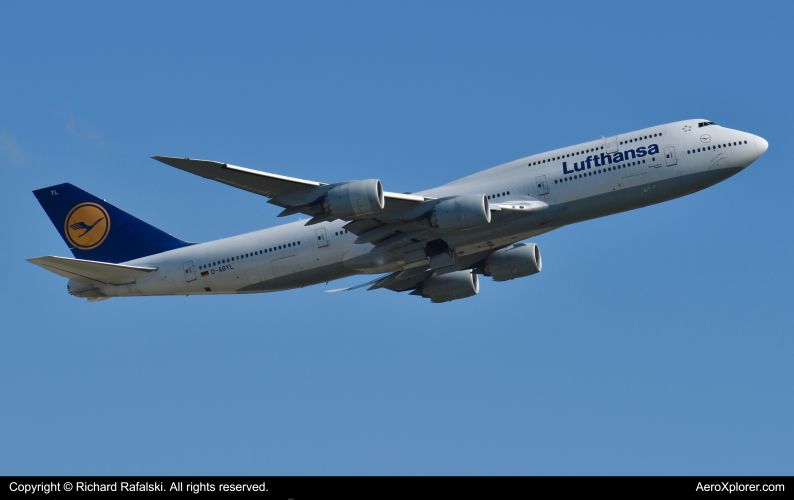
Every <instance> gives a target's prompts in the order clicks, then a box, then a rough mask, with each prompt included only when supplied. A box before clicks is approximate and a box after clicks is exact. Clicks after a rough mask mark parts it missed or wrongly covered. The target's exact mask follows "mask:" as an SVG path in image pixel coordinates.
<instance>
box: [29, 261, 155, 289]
mask: <svg viewBox="0 0 794 500" xmlns="http://www.w3.org/2000/svg"><path fill="white" fill-rule="evenodd" d="M28 262H30V263H32V264H36V265H37V266H39V267H42V268H44V269H46V270H47V271H50V272H53V273H55V274H57V275H59V276H63V277H64V278H69V279H72V280H75V281H77V282H80V283H85V284H88V285H96V284H109V285H122V284H124V283H131V282H133V281H135V280H136V279H138V278H142V277H144V276H146V275H149V274H151V273H153V272H155V271H157V268H156V267H136V266H124V265H121V264H108V263H107V262H95V261H92V260H80V259H70V258H67V257H55V256H53V255H48V256H46V257H36V258H34V259H28Z"/></svg>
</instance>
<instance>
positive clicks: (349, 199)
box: [323, 179, 386, 217]
mask: <svg viewBox="0 0 794 500" xmlns="http://www.w3.org/2000/svg"><path fill="white" fill-rule="evenodd" d="M385 202H386V198H385V197H384V196H383V185H382V184H381V183H380V181H379V180H378V179H367V180H365V181H350V182H345V183H344V184H340V185H338V186H334V187H333V188H331V189H330V190H329V191H328V193H327V194H326V195H325V200H323V210H324V211H325V212H326V213H330V214H333V215H335V216H337V217H352V216H354V215H369V214H373V213H375V212H377V211H378V210H382V209H383V207H384V204H385Z"/></svg>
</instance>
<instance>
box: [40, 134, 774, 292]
mask: <svg viewBox="0 0 794 500" xmlns="http://www.w3.org/2000/svg"><path fill="white" fill-rule="evenodd" d="M767 147H768V144H767V142H766V141H765V140H764V139H762V138H761V137H758V136H755V135H753V134H749V133H746V132H741V131H738V130H732V129H729V128H725V127H721V126H718V125H715V124H713V123H711V122H708V121H707V120H685V121H681V122H675V123H669V124H666V125H661V126H657V127H650V128H647V129H642V130H638V131H635V132H631V133H628V134H621V135H618V136H614V137H610V138H606V139H604V138H602V139H598V140H595V141H591V142H586V143H583V144H577V145H574V146H570V147H566V148H561V149H557V150H554V151H549V152H546V153H541V154H537V155H533V156H529V157H526V158H522V159H520V160H515V161H512V162H510V163H506V164H504V165H499V166H497V167H493V168H490V169H488V170H484V171H482V172H479V173H476V174H474V175H470V176H468V177H464V178H462V179H459V180H456V181H454V182H451V183H449V184H446V185H443V186H440V187H437V188H434V189H429V190H426V191H422V192H417V193H413V194H397V193H389V192H386V191H383V187H382V186H381V184H380V182H379V181H377V180H375V179H372V180H366V181H350V182H342V183H337V184H330V185H329V184H323V183H319V182H311V181H305V180H301V179H293V178H289V177H283V176H278V175H273V174H268V173H265V172H260V171H256V170H250V169H245V168H241V167H235V166H232V165H226V164H223V163H217V162H210V161H202V160H191V159H185V158H170V157H155V158H156V159H158V160H160V161H162V162H164V163H167V164H169V165H171V166H174V167H176V168H179V169H182V170H185V171H187V172H190V173H193V174H196V175H200V176H203V177H206V178H209V179H213V180H217V181H219V182H223V183H225V184H228V185H231V186H234V187H238V188H240V189H243V190H246V191H249V192H252V193H256V194H259V195H261V196H266V197H268V198H269V199H270V203H272V204H275V205H277V206H280V207H283V208H284V210H283V211H282V213H281V214H280V215H292V214H301V213H302V214H306V215H307V216H308V217H309V218H308V219H304V220H301V221H297V222H292V223H289V224H284V225H281V226H277V227H273V228H269V229H263V230H261V231H256V232H253V233H248V234H243V235H239V236H234V237H231V238H225V239H222V240H217V241H211V242H207V243H200V244H187V243H184V242H181V243H182V244H184V245H185V246H181V247H179V248H174V249H172V250H167V251H163V252H159V253H155V254H152V255H145V256H141V257H139V258H135V259H132V260H127V261H123V262H114V261H110V259H108V260H109V261H107V262H106V261H102V260H101V259H100V258H94V257H92V256H93V255H94V254H92V253H91V252H92V251H94V252H98V251H99V249H101V245H102V244H103V242H104V241H105V240H104V239H101V240H100V239H97V238H98V236H97V235H96V234H94V235H93V236H94V237H95V239H94V240H92V243H90V244H89V243H86V244H85V245H83V246H80V245H81V244H80V242H79V241H77V240H78V238H80V237H89V236H88V235H91V233H90V231H94V232H95V233H96V232H97V231H98V230H97V229H94V226H96V225H97V224H99V226H97V227H100V228H101V227H104V226H102V224H107V227H106V228H105V229H103V230H104V231H105V233H104V234H106V235H107V234H110V233H112V232H113V231H123V230H124V228H123V227H119V228H118V229H117V226H120V225H121V224H120V223H119V224H116V225H114V220H115V219H114V216H113V214H114V213H113V212H112V210H117V209H115V207H112V208H108V209H107V210H108V212H107V213H106V212H101V213H100V212H96V214H98V215H97V216H93V215H90V214H88V213H87V212H86V214H87V215H85V222H82V221H78V222H74V220H72V219H69V218H68V217H67V219H66V225H67V226H68V227H66V226H64V230H65V231H66V232H67V233H69V232H70V231H72V232H73V233H70V234H72V236H70V238H71V240H68V239H67V238H66V237H64V239H65V240H67V243H68V244H70V247H72V248H73V249H74V247H80V248H85V249H86V250H84V253H80V254H79V256H78V253H77V252H75V256H76V257H78V258H76V259H71V258H62V257H52V256H49V257H39V258H37V259H30V260H31V262H33V263H35V264H38V265H40V266H42V267H44V268H45V269H48V270H50V271H53V272H55V273H57V274H60V275H62V276H65V277H68V278H70V282H69V291H70V293H71V294H72V295H76V296H79V297H85V298H88V299H89V300H90V301H95V300H103V299H105V298H109V297H121V296H144V295H201V294H225V293H259V292H272V291H279V290H288V289H292V288H299V287H305V286H309V285H314V284H318V283H325V282H329V281H333V280H336V279H340V278H345V277H348V276H353V275H357V274H377V275H379V277H378V278H377V279H375V280H374V281H371V282H369V283H366V285H369V287H370V288H371V289H375V288H388V289H391V290H395V291H412V293H413V294H415V295H421V296H424V297H428V298H430V299H431V300H432V301H433V302H446V301H449V300H456V299H460V298H465V297H469V296H472V295H474V294H476V293H477V292H478V290H479V284H478V276H479V275H485V276H491V277H493V278H494V279H495V280H497V281H504V280H508V279H514V278H518V277H523V276H529V275H532V274H535V273H537V272H539V271H540V270H541V268H542V263H541V260H540V251H539V249H538V247H537V246H536V245H534V244H531V243H530V244H523V243H519V242H521V241H522V240H526V239H528V238H532V237H534V236H537V235H539V234H542V233H546V232H549V231H553V230H554V229H558V228H560V227H563V226H566V225H569V224H575V223H577V222H582V221H585V220H589V219H594V218H597V217H604V216H607V215H611V214H615V213H619V212H624V211H627V210H633V209H636V208H641V207H645V206H648V205H653V204H656V203H661V202H663V201H667V200H672V199H674V198H678V197H680V196H685V195H688V194H691V193H694V192H696V191H699V190H701V189H704V188H707V187H709V186H712V185H714V184H717V183H718V182H721V181H723V180H725V179H727V178H729V177H731V176H733V175H735V174H737V173H738V172H740V171H741V170H742V169H744V168H746V167H747V166H749V165H750V164H751V163H753V162H754V161H755V160H757V159H758V158H759V157H760V156H761V155H763V154H764V152H765V151H766V149H767ZM47 190H49V192H51V193H54V192H56V191H57V189H52V188H47ZM41 191H42V192H44V190H41ZM37 193H38V192H37ZM45 194H46V193H45ZM57 195H58V193H56V194H54V195H52V196H53V197H55V196H57ZM41 196H44V194H37V197H40V201H42V199H41ZM53 199H56V198H53ZM45 201H46V200H45ZM44 204H45V202H42V205H44ZM89 204H90V203H89ZM83 205H86V204H83ZM70 206H71V205H70ZM45 210H47V207H46V206H45ZM75 210H77V207H75V208H74V209H72V210H71V212H69V214H70V215H69V217H72V218H74V215H73V214H74V213H76V212H75ZM86 210H88V209H86ZM90 210H94V209H90ZM96 210H100V211H102V210H103V209H102V208H97V209H96ZM48 214H49V215H50V217H51V219H52V220H53V222H54V223H55V224H56V227H59V230H60V227H61V226H59V224H61V225H63V223H62V222H59V221H60V219H58V218H57V216H55V215H53V214H52V213H50V212H49V211H48ZM108 214H109V215H108ZM105 216H107V217H108V219H107V221H106V222H102V220H104V218H105ZM75 220H76V219H75ZM136 220H137V219H136ZM70 223H71V224H70ZM92 224H93V226H92ZM70 228H71V229H70ZM77 231H79V232H77ZM158 231H159V230H158ZM84 233H87V236H82V235H83V234H84ZM114 236H115V237H116V238H117V240H118V241H119V242H120V243H118V244H123V240H122V239H120V238H121V237H122V236H119V235H114ZM107 237H108V238H110V237H109V236H107ZM103 238H104V236H103ZM70 241H75V242H77V244H75V245H74V246H73V245H72V243H70ZM96 241H99V243H96ZM175 241H180V240H175ZM113 244H116V243H113ZM91 245H96V246H94V247H92V246H91ZM142 251H143V250H142ZM97 255H99V254H97ZM102 255H105V254H102ZM119 255H121V254H119ZM383 274H385V276H380V275H383ZM354 288H358V287H354ZM343 290H350V289H343ZM343 290H332V291H343Z"/></svg>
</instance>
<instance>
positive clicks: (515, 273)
mask: <svg viewBox="0 0 794 500" xmlns="http://www.w3.org/2000/svg"><path fill="white" fill-rule="evenodd" d="M542 267H543V263H542V262H541V260H540V249H539V248H538V246H537V245H536V244H534V243H516V244H515V245H512V246H509V247H507V248H503V249H501V250H497V251H496V252H494V253H492V254H491V255H489V256H488V258H487V259H485V273H484V274H485V275H486V276H491V277H493V279H494V281H507V280H512V279H514V278H523V277H524V276H532V275H533V274H535V273H539V272H540V270H541V268H542Z"/></svg>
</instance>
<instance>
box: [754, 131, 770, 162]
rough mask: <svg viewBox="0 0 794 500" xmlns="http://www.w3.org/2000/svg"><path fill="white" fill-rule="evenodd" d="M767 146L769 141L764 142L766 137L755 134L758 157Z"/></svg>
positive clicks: (764, 151)
mask: <svg viewBox="0 0 794 500" xmlns="http://www.w3.org/2000/svg"><path fill="white" fill-rule="evenodd" d="M768 147H769V143H768V142H766V139H764V138H763V137H758V136H755V150H756V152H757V153H758V157H759V158H760V157H761V155H763V154H764V153H766V150H767V148H768Z"/></svg>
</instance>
